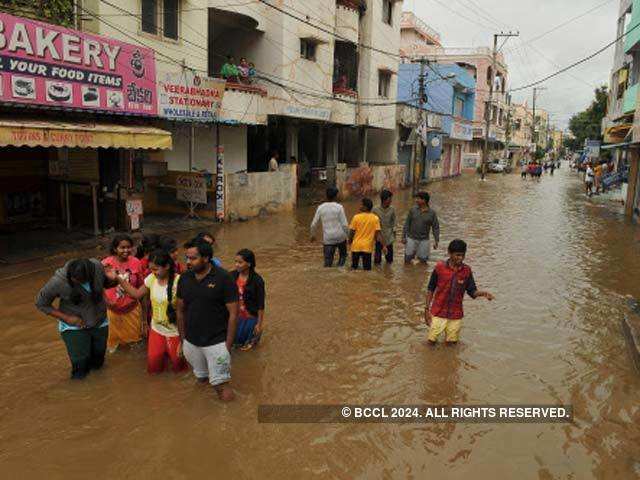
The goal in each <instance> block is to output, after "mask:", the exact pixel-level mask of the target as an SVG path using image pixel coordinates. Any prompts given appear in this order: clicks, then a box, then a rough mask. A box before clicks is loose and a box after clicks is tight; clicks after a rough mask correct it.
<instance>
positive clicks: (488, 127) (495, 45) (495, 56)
mask: <svg viewBox="0 0 640 480" xmlns="http://www.w3.org/2000/svg"><path fill="white" fill-rule="evenodd" d="M519 36H520V34H519V33H512V32H508V33H504V32H500V33H496V34H494V35H493V53H492V55H491V85H489V101H488V102H487V103H485V111H484V117H485V118H484V119H485V127H484V148H483V151H482V168H481V172H482V173H481V177H480V178H481V179H482V180H484V177H485V176H486V174H487V163H489V131H490V130H491V113H492V110H493V89H494V85H495V83H496V63H497V61H498V38H500V37H504V38H506V39H507V40H508V39H509V37H519ZM505 41H506V40H505Z"/></svg>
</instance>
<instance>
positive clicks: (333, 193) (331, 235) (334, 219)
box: [311, 187, 349, 267]
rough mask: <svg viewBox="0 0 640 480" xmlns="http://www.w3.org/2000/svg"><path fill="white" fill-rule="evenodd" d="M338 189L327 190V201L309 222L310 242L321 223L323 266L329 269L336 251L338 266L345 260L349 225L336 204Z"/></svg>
mask: <svg viewBox="0 0 640 480" xmlns="http://www.w3.org/2000/svg"><path fill="white" fill-rule="evenodd" d="M336 198H338V189H337V188H334V187H329V188H327V201H326V202H324V203H322V204H321V205H320V206H319V207H318V209H317V210H316V214H315V215H314V217H313V221H312V222H311V241H313V240H314V238H313V235H314V232H315V230H316V228H317V226H318V223H319V222H322V243H323V251H324V266H325V267H331V266H332V265H333V258H334V256H335V253H336V249H337V250H338V255H339V256H338V266H339V267H343V266H344V264H345V262H346V260H347V236H348V233H349V224H348V223H347V216H346V215H345V213H344V207H343V206H342V205H340V204H339V203H337V202H336Z"/></svg>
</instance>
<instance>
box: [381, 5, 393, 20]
mask: <svg viewBox="0 0 640 480" xmlns="http://www.w3.org/2000/svg"><path fill="white" fill-rule="evenodd" d="M382 21H383V22H384V23H386V24H387V25H391V24H392V22H393V0H382Z"/></svg>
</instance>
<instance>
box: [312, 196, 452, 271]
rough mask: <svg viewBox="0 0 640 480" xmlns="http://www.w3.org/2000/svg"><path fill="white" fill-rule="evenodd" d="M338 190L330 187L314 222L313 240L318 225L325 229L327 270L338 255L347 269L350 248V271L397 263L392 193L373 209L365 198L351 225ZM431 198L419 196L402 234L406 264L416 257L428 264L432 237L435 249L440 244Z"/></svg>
mask: <svg viewBox="0 0 640 480" xmlns="http://www.w3.org/2000/svg"><path fill="white" fill-rule="evenodd" d="M338 194H339V192H338V189H336V188H333V187H330V188H328V189H327V191H326V196H327V198H326V201H325V202H324V203H322V204H321V205H320V206H319V207H318V208H317V210H316V213H315V215H314V217H313V221H312V222H311V240H312V241H313V240H315V234H316V231H317V229H318V226H319V225H322V238H323V241H322V243H323V253H324V266H325V267H331V266H333V261H334V259H335V253H336V251H337V252H338V266H339V267H342V266H344V265H345V263H346V260H347V247H348V246H350V247H351V268H352V269H354V270H357V269H358V268H359V266H360V264H362V267H363V269H364V270H371V269H372V263H373V264H375V265H380V264H381V263H382V257H383V256H384V258H385V261H386V262H387V263H393V261H394V243H395V240H396V227H397V216H396V211H395V209H394V207H393V206H392V201H393V193H392V192H390V191H389V190H382V192H381V193H380V204H379V205H377V206H375V207H374V206H373V202H372V201H371V199H369V198H363V199H362V201H361V205H360V211H359V213H358V214H356V215H355V216H354V217H353V219H352V220H351V222H350V223H349V222H347V216H346V214H345V211H344V207H343V206H342V205H341V204H340V203H338V202H337V198H338ZM429 200H430V197H429V194H428V193H427V192H420V193H418V194H417V195H416V198H415V201H416V204H415V205H414V206H413V207H412V208H411V210H410V211H409V213H408V214H407V217H406V220H405V223H404V227H403V230H402V243H403V244H404V245H405V253H404V260H405V263H411V262H412V261H413V260H414V259H415V258H416V256H417V257H418V259H419V260H420V261H421V262H423V263H426V262H427V261H428V260H429V255H430V252H431V244H430V235H431V234H433V239H434V244H433V246H434V248H438V242H439V241H440V223H439V222H438V215H437V214H436V212H435V211H434V210H433V209H431V207H430V206H429Z"/></svg>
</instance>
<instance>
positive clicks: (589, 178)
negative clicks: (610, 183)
mask: <svg viewBox="0 0 640 480" xmlns="http://www.w3.org/2000/svg"><path fill="white" fill-rule="evenodd" d="M594 178H595V173H594V171H593V168H591V164H590V163H588V164H587V170H586V171H585V173H584V187H585V193H586V194H587V196H588V197H590V196H591V195H593V179H594Z"/></svg>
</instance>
